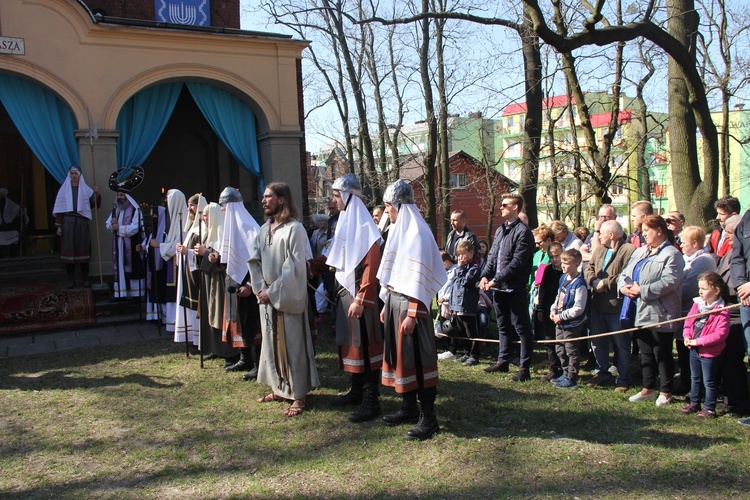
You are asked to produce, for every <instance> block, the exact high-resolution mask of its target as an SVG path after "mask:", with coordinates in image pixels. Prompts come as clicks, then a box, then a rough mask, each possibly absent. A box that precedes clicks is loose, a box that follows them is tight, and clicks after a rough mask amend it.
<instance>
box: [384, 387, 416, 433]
mask: <svg viewBox="0 0 750 500" xmlns="http://www.w3.org/2000/svg"><path fill="white" fill-rule="evenodd" d="M382 420H383V422H385V423H386V424H388V425H399V424H414V423H417V421H418V420H419V407H418V406H417V391H411V392H405V393H404V394H403V400H402V401H401V408H400V409H399V410H398V411H397V412H396V413H393V414H391V415H384V416H383V419H382Z"/></svg>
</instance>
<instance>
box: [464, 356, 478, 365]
mask: <svg viewBox="0 0 750 500" xmlns="http://www.w3.org/2000/svg"><path fill="white" fill-rule="evenodd" d="M478 364H479V361H477V358H475V357H473V356H469V357H468V358H467V359H466V361H464V363H463V365H464V366H475V365H478Z"/></svg>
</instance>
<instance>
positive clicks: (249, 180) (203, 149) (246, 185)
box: [118, 82, 261, 215]
mask: <svg viewBox="0 0 750 500" xmlns="http://www.w3.org/2000/svg"><path fill="white" fill-rule="evenodd" d="M175 83H177V84H178V85H180V88H179V91H178V92H179V93H178V95H177V96H176V101H175V104H174V108H173V109H172V111H171V114H170V116H169V119H168V121H167V123H166V125H165V126H164V129H163V131H162V132H161V134H159V136H158V139H157V141H156V143H155V144H154V146H153V149H152V150H151V151H150V152H149V153H148V156H147V157H146V158H145V160H144V161H143V162H142V164H141V166H143V168H144V170H145V177H144V181H143V184H142V185H141V187H139V188H138V192H137V193H135V194H134V196H135V197H136V198H137V199H138V200H139V201H141V202H143V203H144V204H145V205H146V206H148V205H154V204H156V203H158V202H159V200H160V199H161V193H162V191H166V190H168V189H171V188H177V189H180V190H181V191H183V192H184V193H185V194H186V195H187V196H190V195H191V194H194V193H198V192H200V193H203V195H204V196H205V197H206V198H207V199H208V200H209V201H216V200H217V199H218V196H219V193H220V192H221V190H222V189H223V188H224V187H226V186H234V187H239V188H240V189H241V190H242V192H243V195H244V197H245V201H246V203H247V204H248V208H250V209H251V211H253V209H255V210H254V211H255V212H256V215H261V212H260V208H259V203H258V198H259V197H258V192H259V185H260V183H261V180H260V177H259V176H256V175H253V174H251V173H250V172H249V171H248V170H249V168H248V167H246V166H243V164H242V163H241V162H240V161H239V160H238V158H237V154H239V155H242V152H239V153H237V154H235V152H233V151H231V150H230V149H229V147H228V146H227V144H226V142H231V141H232V140H235V142H236V137H234V138H233V137H231V136H230V137H227V136H226V135H227V134H226V133H224V136H219V135H218V134H217V133H216V132H215V127H219V128H220V127H222V126H223V127H224V128H226V127H227V126H231V122H226V123H222V124H217V123H216V121H215V120H216V118H215V116H210V117H211V118H212V119H213V120H214V122H213V126H212V123H209V120H208V119H207V117H206V114H205V113H204V111H202V110H201V108H200V106H199V104H198V103H197V102H196V98H195V96H194V95H193V93H192V92H194V91H195V88H194V87H191V86H190V84H189V83H188V82H184V83H185V84H184V85H183V84H182V82H170V83H169V84H168V85H175ZM157 86H158V85H157ZM157 86H153V87H151V88H154V87H157ZM203 86H204V87H206V86H207V85H206V84H204V85H203ZM191 89H192V90H191ZM147 90H148V89H146V90H144V91H141V92H146V91H147ZM212 90H213V91H215V92H217V93H219V94H226V95H224V96H223V97H224V98H226V97H227V96H228V95H229V93H228V92H227V91H226V90H223V89H219V88H218V87H212ZM138 95H139V93H136V94H135V95H134V96H133V97H137V96H138ZM231 102H232V104H233V107H235V108H236V107H243V108H245V109H244V111H245V112H247V113H249V116H251V117H252V118H251V119H252V120H253V127H252V129H251V130H250V131H248V132H247V137H246V140H247V141H254V142H255V145H254V146H253V147H254V148H255V150H256V151H257V134H256V133H255V130H256V129H257V121H256V119H255V117H254V116H255V115H254V113H253V112H252V111H251V110H250V108H249V107H247V105H246V104H244V103H243V102H241V101H240V100H239V99H238V98H236V97H233V96H232V101H231ZM130 104H132V103H131V102H130V100H129V101H128V102H126V104H125V105H124V106H123V110H122V111H121V113H123V112H124V113H131V111H130V109H129V108H128V106H129V105H130ZM204 105H205V103H204ZM219 109H221V108H219ZM213 111H214V112H216V111H217V110H216V109H214V110H213ZM126 126H127V124H126V122H125V121H124V120H121V119H120V117H118V128H119V129H120V132H121V134H127V131H125V130H123V128H124V127H126ZM118 140H119V141H120V144H119V148H122V147H123V144H124V143H125V142H127V141H122V140H121V139H118ZM241 146H243V145H240V146H239V147H240V148H241ZM234 147H235V148H237V147H238V145H237V144H236V143H235V144H234ZM255 155H256V156H255V159H254V161H255V162H256V164H257V162H258V160H257V153H255ZM123 156H124V155H123V153H122V152H121V151H120V150H119V149H118V158H120V160H118V161H120V162H121V161H122V160H121V158H122V157H123ZM121 166H122V165H121ZM256 168H257V167H256ZM258 172H259V169H258Z"/></svg>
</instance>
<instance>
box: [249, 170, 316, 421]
mask: <svg viewBox="0 0 750 500" xmlns="http://www.w3.org/2000/svg"><path fill="white" fill-rule="evenodd" d="M263 210H264V212H265V215H266V216H267V217H268V220H267V221H266V223H265V224H264V225H263V226H262V227H261V228H260V233H259V235H258V237H257V238H256V240H255V245H254V247H253V250H252V252H251V254H250V260H249V261H248V264H249V266H250V277H251V282H252V285H253V292H254V293H255V295H256V296H257V298H258V302H259V303H260V318H261V329H262V332H263V342H262V350H261V356H260V366H259V369H258V382H259V383H261V384H266V385H269V386H271V388H272V390H273V392H272V393H270V394H268V395H267V396H265V397H263V398H261V399H260V400H259V402H269V401H289V400H292V401H293V403H292V405H291V406H290V407H289V408H287V409H286V411H285V412H284V414H285V415H286V416H288V417H294V416H297V415H299V414H300V413H302V412H303V411H304V410H305V408H306V406H307V400H306V397H307V394H308V393H309V392H310V391H311V390H312V389H314V388H315V387H318V386H319V385H320V381H319V379H318V371H317V368H316V366H315V358H314V350H313V343H312V338H311V336H310V331H309V325H308V322H307V318H306V314H307V258H308V257H310V258H311V257H312V252H311V251H310V250H309V248H310V244H309V241H308V239H307V233H306V232H305V228H304V226H303V225H302V224H301V223H300V222H299V221H298V213H297V209H296V207H295V206H294V198H293V197H292V193H291V190H290V189H289V186H288V185H287V184H286V183H283V182H273V183H271V184H269V185H268V187H266V190H265V192H264V193H263ZM308 254H309V255H308Z"/></svg>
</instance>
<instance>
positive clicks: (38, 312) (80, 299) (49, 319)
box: [0, 282, 96, 335]
mask: <svg viewBox="0 0 750 500" xmlns="http://www.w3.org/2000/svg"><path fill="white" fill-rule="evenodd" d="M95 322H96V316H95V312H94V294H93V292H92V291H91V289H90V288H73V289H70V290H69V289H67V288H63V287H61V286H60V285H56V284H50V283H23V284H22V283H7V282H5V283H3V287H2V289H0V335H4V334H8V333H19V332H30V331H38V330H49V329H56V328H65V327H73V326H81V325H90V324H93V323H95Z"/></svg>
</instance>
